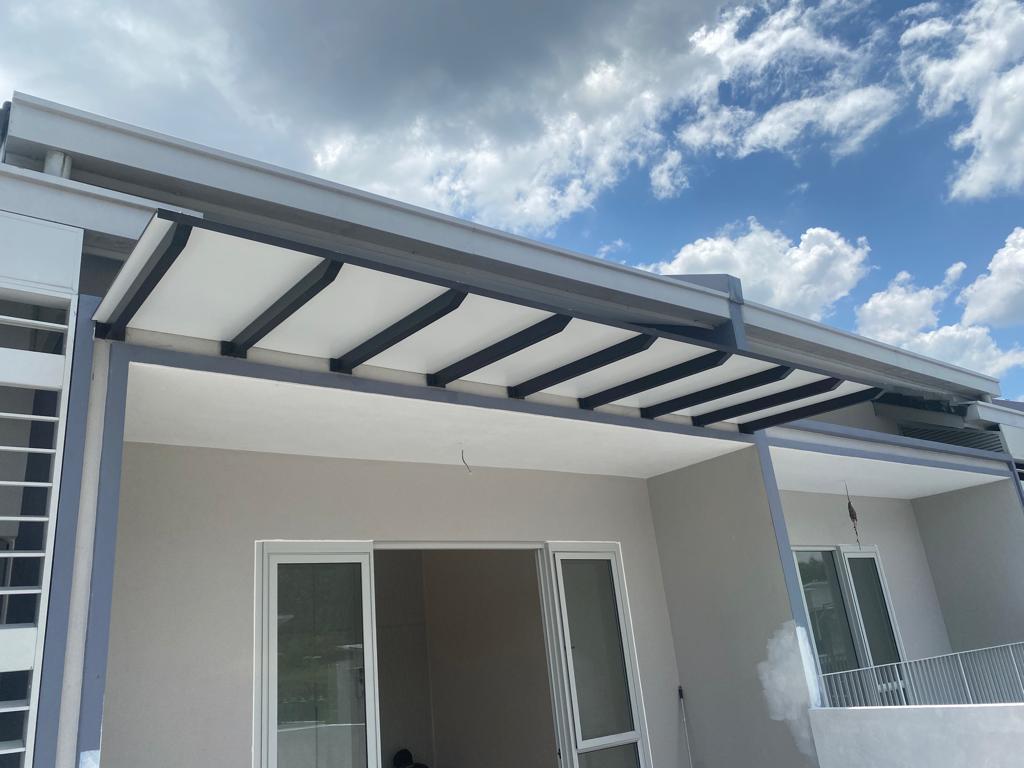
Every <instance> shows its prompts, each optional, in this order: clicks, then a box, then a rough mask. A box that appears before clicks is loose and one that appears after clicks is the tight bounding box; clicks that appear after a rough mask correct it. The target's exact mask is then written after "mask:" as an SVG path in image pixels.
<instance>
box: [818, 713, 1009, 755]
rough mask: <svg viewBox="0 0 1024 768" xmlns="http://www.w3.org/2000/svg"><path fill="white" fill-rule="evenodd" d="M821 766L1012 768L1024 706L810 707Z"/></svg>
mask: <svg viewBox="0 0 1024 768" xmlns="http://www.w3.org/2000/svg"><path fill="white" fill-rule="evenodd" d="M811 730H812V732H813V734H814V744H815V747H816V748H817V751H818V761H819V764H820V766H821V768H849V767H850V766H871V768H908V766H922V767H923V766H927V767H928V768H979V767H980V766H985V768H1011V767H1013V768H1016V767H1017V766H1019V765H1020V764H1021V763H1020V761H1021V755H1022V754H1024V704H978V705H973V706H947V707H860V708H856V709H812V710H811Z"/></svg>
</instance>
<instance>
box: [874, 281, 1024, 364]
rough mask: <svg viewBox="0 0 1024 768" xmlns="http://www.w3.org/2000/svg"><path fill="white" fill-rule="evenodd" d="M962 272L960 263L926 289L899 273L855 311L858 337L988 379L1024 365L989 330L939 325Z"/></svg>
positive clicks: (1022, 353)
mask: <svg viewBox="0 0 1024 768" xmlns="http://www.w3.org/2000/svg"><path fill="white" fill-rule="evenodd" d="M964 269H965V265H964V264H963V263H962V262H958V263H956V264H954V265H953V266H951V267H950V268H949V269H947V270H946V274H945V276H944V278H943V280H942V282H941V283H939V284H938V285H935V286H930V287H924V288H922V287H919V286H917V285H915V284H914V282H913V278H912V277H911V275H910V274H909V273H907V272H900V273H899V274H898V275H897V276H896V277H895V278H894V279H893V280H892V282H890V283H889V285H888V286H887V287H886V289H885V290H883V291H879V292H877V293H875V294H872V296H871V297H870V298H869V299H868V300H867V301H866V302H864V304H862V305H861V306H860V307H858V308H857V331H858V332H859V333H862V334H864V335H865V336H870V337H872V338H876V339H878V340H879V341H884V342H886V343H889V344H894V345H897V346H901V347H904V348H906V349H911V350H913V351H915V352H920V353H921V354H923V355H927V356H929V357H934V358H936V359H939V360H945V361H947V362H950V363H953V364H954V365H960V366H962V367H964V368H968V369H970V370H973V371H980V372H982V373H986V374H988V375H990V376H1002V375H1003V374H1005V373H1006V372H1007V371H1009V370H1010V369H1012V368H1015V367H1017V366H1021V365H1024V349H1021V348H1020V347H1019V346H1013V347H1010V348H1008V349H1006V348H1002V347H1000V346H999V344H998V343H997V342H996V341H995V339H993V338H992V332H991V329H990V328H989V327H987V326H985V325H979V324H973V323H972V322H970V321H969V320H968V319H967V318H966V316H965V317H964V318H961V320H960V321H959V322H956V323H950V324H947V325H940V324H939V315H940V312H941V310H942V308H943V303H944V302H945V301H947V299H948V298H949V297H950V296H951V295H952V293H953V290H954V289H955V285H956V282H957V281H958V280H959V279H960V277H961V276H962V275H963V272H964Z"/></svg>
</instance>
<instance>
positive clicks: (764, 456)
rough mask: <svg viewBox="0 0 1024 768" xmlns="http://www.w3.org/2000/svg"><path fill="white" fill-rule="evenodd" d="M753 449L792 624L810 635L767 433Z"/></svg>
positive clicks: (757, 439) (758, 435) (760, 435)
mask: <svg viewBox="0 0 1024 768" xmlns="http://www.w3.org/2000/svg"><path fill="white" fill-rule="evenodd" d="M754 445H755V446H756V447H757V457H758V460H759V461H760V463H761V477H762V478H763V480H764V490H765V493H766V494H767V495H768V508H769V509H770V511H771V516H772V528H773V529H774V530H775V543H776V544H777V545H778V547H779V559H780V560H781V561H782V576H783V578H784V579H785V581H786V593H787V594H788V595H789V607H790V608H791V609H792V611H793V621H795V622H796V625H797V626H798V627H801V628H803V630H804V631H805V632H810V620H809V619H808V617H807V609H806V607H805V606H804V596H803V588H802V587H801V586H800V574H799V573H797V570H796V560H794V559H793V547H792V545H791V544H790V542H789V531H788V530H787V528H786V517H785V515H784V514H783V511H782V497H781V496H780V495H779V485H778V483H777V482H776V480H775V467H774V465H773V464H772V456H771V451H770V450H769V448H768V438H767V437H766V436H765V433H764V432H757V433H755V435H754Z"/></svg>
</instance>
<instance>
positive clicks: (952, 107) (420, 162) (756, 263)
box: [0, 0, 1024, 398]
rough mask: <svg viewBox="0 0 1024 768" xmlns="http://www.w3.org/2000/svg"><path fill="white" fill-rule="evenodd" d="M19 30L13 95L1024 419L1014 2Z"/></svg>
mask: <svg viewBox="0 0 1024 768" xmlns="http://www.w3.org/2000/svg"><path fill="white" fill-rule="evenodd" d="M197 18H199V19H202V20H203V23H202V24H198V25H197V24H194V23H192V22H191V21H190V20H194V19H197ZM0 35H2V39H3V40H4V41H5V46H4V50H3V52H0V93H9V92H11V91H12V90H15V89H17V90H21V91H25V92H28V93H33V94H35V95H38V96H42V97H45V98H52V99H55V100H58V101H62V102H64V103H69V104H72V105H75V106H78V107H81V108H84V109H88V110H92V111H96V112H100V113H102V114H106V115H109V116H112V117H116V118H119V119H123V120H126V121H129V122H132V123H136V124H140V125H144V126H146V127H149V128H153V129H156V130H161V131H165V132H168V133H172V134H175V135H178V136H182V137H184V138H188V139H192V140H195V141H200V142H203V143H207V144H211V145H214V146H218V147H222V148H226V149H229V150H231V151H235V152H238V153H240V154H246V155H249V156H253V157H258V158H260V159H263V160H266V161H269V162H273V163H278V164H281V165H285V166H288V167H291V168H295V169H298V170H302V171H308V172H311V173H315V174H318V175H322V176H325V177H328V178H332V179H335V180H338V181H341V182H344V183H347V184H351V185H353V186H357V187H361V188H365V189H369V190H372V191H374V192H378V193H381V194H385V195H388V196H391V197H396V198H399V199H402V200H406V201H409V202H413V203H417V204H420V205H424V206H427V207H430V208H434V209H437V210H442V211H445V212H449V213H453V214H456V215H460V216H464V217H467V218H472V219H475V220H478V221H481V222H484V223H487V224H490V225H493V226H497V227H501V228H505V229H508V230H511V231H515V232H519V233H522V234H526V235H529V236H532V237H536V238H540V239H545V240H549V241H551V242H554V243H557V244H559V245H563V246H567V247H570V248H573V249H576V250H580V251H583V252H587V253H592V254H599V255H602V256H604V257H605V258H610V259H616V260H619V261H623V262H626V263H629V264H634V265H638V266H643V267H645V268H648V269H654V270H658V271H663V272H672V271H691V272H701V271H705V272H710V271H716V272H717V271H729V272H732V273H734V274H737V275H739V276H740V277H741V278H742V279H743V281H744V289H745V293H746V295H747V297H748V298H750V299H753V300H756V301H762V302H764V303H769V304H774V305H776V306H779V307H781V308H782V309H787V310H789V311H792V312H796V313H800V314H804V315H807V316H810V317H814V318H816V319H821V320H823V321H825V322H828V323H831V324H834V325H837V326H839V327H841V328H845V329H849V330H856V331H859V332H862V333H864V334H866V335H870V336H873V337H875V338H879V339H881V340H883V341H887V342H889V343H893V344H898V345H902V346H906V347H908V348H911V349H915V350H918V351H921V352H923V353H925V354H930V355H933V356H936V357H940V358H943V359H947V360H949V361H951V362H954V363H958V364H961V365H965V366H967V367H970V368H974V369H978V370H984V371H986V372H988V373H991V374H993V375H996V376H999V377H1000V378H1001V379H1002V381H1003V387H1004V394H1005V396H1007V397H1011V398H1024V3H1022V2H1021V0H972V1H968V2H955V3H950V2H941V1H940V2H925V3H919V4H899V3H892V2H869V1H868V0H823V1H822V2H795V1H791V2H768V3H724V4H723V3H720V2H705V1H704V0H689V1H688V2H686V3H680V2H678V1H677V0H632V2H622V1H621V0H578V1H577V0H564V1H563V2H560V3H557V4H551V3H548V2H542V0H522V2H519V3H514V4H508V3H501V4H490V3H481V2H469V1H468V0H441V1H440V2H437V3H430V4H424V3H409V2H404V1H403V0H380V1H379V2H376V3H370V4H367V3H355V2H336V1H334V0H295V2H293V3H289V4H288V6H287V8H285V7H284V6H279V5H278V4H252V3H249V2H244V1H243V0H219V1H218V2H214V0H162V1H161V2H155V1H152V2H151V1H150V0H137V1H136V2H131V3H122V2H118V1H117V0H64V1H63V2H54V1H51V0H33V2H19V1H18V0H13V1H12V2H8V3H6V4H4V5H2V6H0Z"/></svg>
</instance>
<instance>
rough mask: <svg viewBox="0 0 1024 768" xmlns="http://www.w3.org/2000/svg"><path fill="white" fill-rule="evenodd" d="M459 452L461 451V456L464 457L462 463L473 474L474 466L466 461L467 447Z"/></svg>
mask: <svg viewBox="0 0 1024 768" xmlns="http://www.w3.org/2000/svg"><path fill="white" fill-rule="evenodd" d="M459 453H460V456H461V457H462V463H463V465H465V467H466V471H467V472H469V474H471V475H472V474H473V469H472V467H470V466H469V462H468V461H466V449H465V448H462V449H460V451H459Z"/></svg>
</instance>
